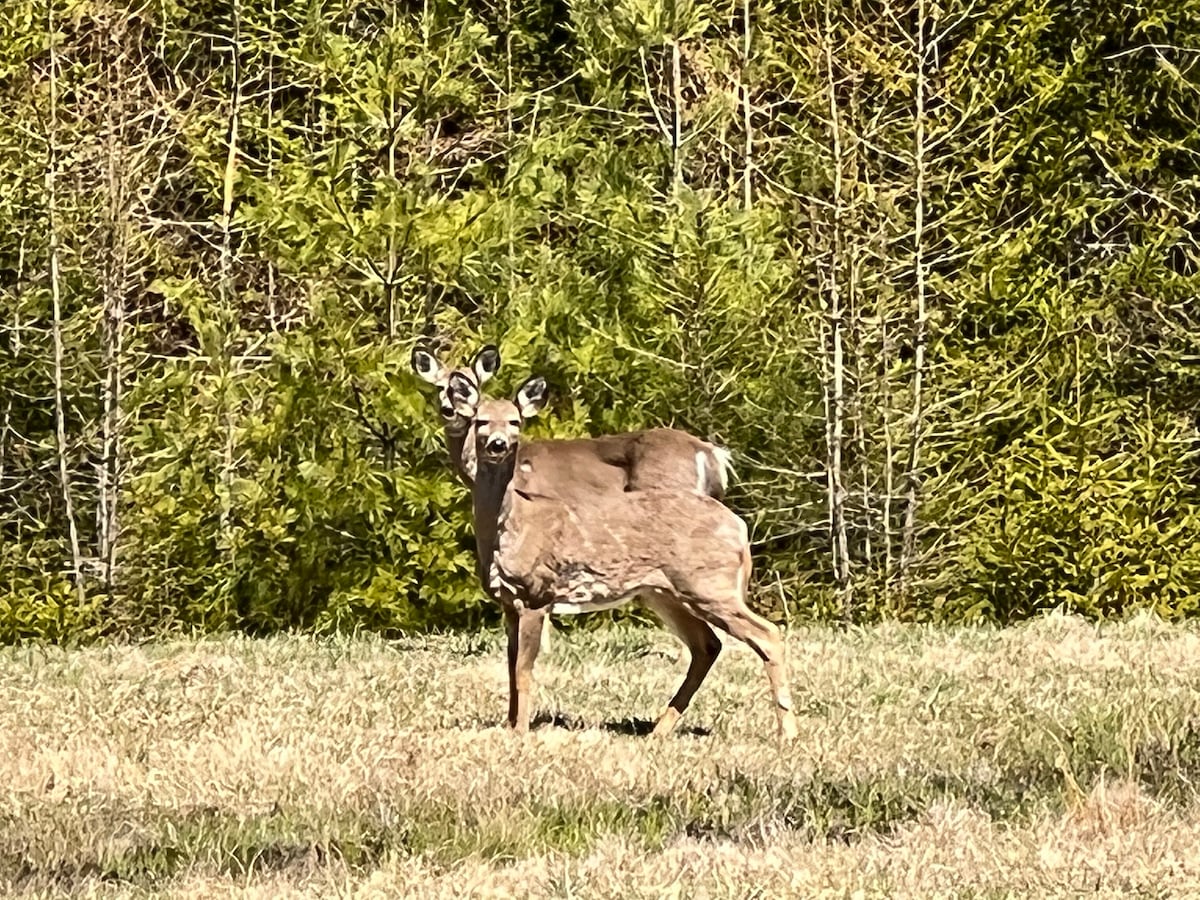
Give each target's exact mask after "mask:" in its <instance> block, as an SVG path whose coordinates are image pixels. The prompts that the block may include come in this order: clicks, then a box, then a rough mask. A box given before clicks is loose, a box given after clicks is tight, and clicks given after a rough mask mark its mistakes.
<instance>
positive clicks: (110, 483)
mask: <svg viewBox="0 0 1200 900" xmlns="http://www.w3.org/2000/svg"><path fill="white" fill-rule="evenodd" d="M123 22H124V19H123V18H122V17H120V16H117V15H114V16H113V18H112V19H110V25H109V27H110V28H111V29H113V31H112V33H111V34H110V40H109V46H110V48H111V49H112V51H113V52H114V54H115V56H114V58H113V59H112V61H111V65H110V68H109V72H108V78H107V79H106V84H107V87H106V94H107V96H106V98H105V99H106V103H105V120H106V122H105V142H106V144H107V146H106V148H105V151H106V152H105V156H106V163H107V173H106V175H107V182H108V201H109V203H108V209H107V212H106V218H107V222H106V223H105V225H106V229H105V230H106V231H107V235H108V247H107V253H106V258H105V260H104V274H103V282H102V285H103V292H104V322H103V328H102V344H103V348H102V352H103V366H104V384H103V390H102V393H103V413H102V417H101V420H100V440H101V458H100V472H99V479H98V480H99V498H98V500H99V503H98V505H97V523H96V524H97V529H96V533H97V535H98V548H97V549H98V551H99V556H100V565H101V570H102V578H103V581H104V592H105V594H106V595H107V596H108V597H109V598H110V599H111V598H112V594H113V587H114V582H115V579H114V568H115V559H116V545H117V537H118V533H119V527H120V517H119V509H118V504H119V501H120V493H121V480H120V473H121V434H120V428H121V418H120V417H121V386H122V383H123V372H122V368H121V367H122V362H123V359H122V356H123V345H124V331H125V284H126V279H127V274H128V257H129V240H128V238H129V235H128V207H127V192H126V178H127V175H128V172H127V166H126V164H125V156H124V137H123V135H122V133H121V129H122V128H123V124H122V116H123V109H122V102H121V100H122V92H123V91H124V90H125V77H124V71H123V65H122V62H123V60H124V55H125V48H124V41H123V38H124V28H123V27H122V24H121V23H123Z"/></svg>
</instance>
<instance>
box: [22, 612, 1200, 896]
mask: <svg viewBox="0 0 1200 900" xmlns="http://www.w3.org/2000/svg"><path fill="white" fill-rule="evenodd" d="M789 652H790V655H791V663H792V669H793V671H792V680H793V690H794V693H795V699H796V704H797V712H798V714H799V716H800V720H801V726H802V730H801V738H800V739H799V740H798V741H796V742H795V743H793V744H790V745H786V746H780V744H779V743H778V741H777V739H776V737H775V733H774V721H773V720H774V717H773V714H772V710H771V706H770V703H769V701H768V699H767V692H766V684H765V679H764V678H763V676H762V669H761V666H760V665H759V664H758V661H757V659H755V658H754V657H753V656H752V655H751V654H750V653H749V652H748V651H746V650H744V649H743V648H741V647H740V646H730V645H727V646H726V650H725V652H724V653H723V654H722V657H721V659H720V660H719V661H718V663H717V665H716V667H715V668H714V670H713V672H712V674H711V675H710V676H709V679H708V681H707V683H706V684H705V685H704V686H703V688H702V689H701V691H700V693H699V695H698V696H697V699H696V702H695V703H694V705H693V707H692V709H691V710H689V712H688V714H687V716H686V717H685V718H684V720H683V723H682V727H681V729H680V731H679V733H678V734H676V735H675V736H674V737H672V738H670V739H667V740H664V741H657V740H653V739H651V738H648V737H646V736H645V734H644V732H645V731H646V730H647V729H648V727H649V722H650V720H652V718H653V717H654V716H655V714H656V713H657V712H658V710H659V709H660V707H661V705H662V704H664V703H665V701H666V700H667V698H668V697H669V695H670V693H671V691H672V690H673V689H674V687H675V685H676V683H677V681H678V679H679V678H680V677H681V675H682V668H683V665H682V660H681V658H680V650H679V649H678V646H677V644H676V643H675V642H674V640H673V639H672V638H671V637H669V636H668V635H667V634H666V633H664V632H661V631H658V630H654V629H638V628H627V627H622V628H612V629H609V630H603V631H588V632H584V631H575V632H572V633H570V634H556V635H555V637H554V640H553V644H552V648H551V651H550V653H549V654H548V655H547V656H545V657H544V658H543V659H542V660H541V661H539V666H538V675H539V685H540V692H539V710H540V715H539V719H538V723H539V724H538V726H537V727H536V728H535V730H534V731H533V732H532V733H531V734H530V735H528V736H527V737H526V738H524V739H521V738H518V737H516V736H514V735H513V734H511V733H509V732H508V731H507V730H506V729H505V728H503V727H501V720H502V716H503V714H504V710H505V692H506V680H505V678H506V676H505V672H504V667H503V652H502V647H501V642H500V638H499V635H498V634H494V633H493V634H484V635H450V636H433V637H421V638H412V639H407V640H401V641H391V642H389V641H383V640H380V639H378V638H374V637H370V636H360V637H341V638H334V639H323V640H318V639H314V638H311V637H308V636H302V635H288V636H281V637H276V638H270V639H259V640H252V639H248V638H243V637H219V638H205V639H197V640H183V639H180V640H176V641H169V642H166V641H164V642H157V643H150V644H144V645H117V644H113V645H100V646H91V647H84V648H74V649H63V648H60V647H54V646H45V645H42V646H38V645H30V646H19V647H9V648H5V649H2V650H0V894H3V895H4V896H15V897H49V896H61V895H63V894H64V893H67V894H72V895H77V896H94V897H114V898H115V897H158V896H162V897H168V896H169V897H201V896H204V897H208V896H249V897H253V896H261V897H292V896H294V897H337V896H363V897H373V896H384V897H386V896H394V897H449V896H456V897H463V896H471V897H499V896H513V897H521V896H540V897H622V898H635V897H647V898H649V897H656V898H657V897H776V896H788V895H791V896H803V897H817V896H827V897H855V898H866V897H989V898H990V897H1006V896H1040V897H1052V896H1057V897H1071V896H1078V895H1080V894H1087V895H1089V896H1145V897H1170V896H1196V895H1197V894H1200V853H1197V852H1196V848H1197V847H1200V803H1198V799H1200V798H1198V789H1197V779H1198V778H1200V627H1197V626H1195V625H1183V626H1179V625H1173V624H1172V625H1168V624H1166V623H1163V622H1161V621H1159V620H1157V619H1155V618H1153V617H1137V618H1134V619H1132V620H1130V621H1127V622H1123V623H1112V624H1103V625H1094V624H1090V623H1087V622H1084V621H1083V620H1080V619H1076V618H1072V617H1068V616H1061V615H1051V616H1049V617H1045V618H1042V619H1039V620H1036V621H1032V622H1029V623H1027V624H1024V625H1020V626H1016V627H1010V628H1004V629H999V628H990V627H979V628H971V627H956V628H932V627H924V626H911V625H897V624H886V625H881V626H873V627H869V628H851V629H848V630H838V629H832V628H825V627H813V628H793V629H792V630H791V631H790V634H789Z"/></svg>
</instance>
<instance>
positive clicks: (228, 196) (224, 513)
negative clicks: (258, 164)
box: [220, 0, 242, 572]
mask: <svg viewBox="0 0 1200 900" xmlns="http://www.w3.org/2000/svg"><path fill="white" fill-rule="evenodd" d="M232 14H233V42H232V47H231V53H232V54H233V60H232V62H233V87H232V93H231V95H230V99H229V124H228V132H227V142H226V154H225V171H224V177H223V179H222V191H221V256H220V296H221V317H222V319H223V321H222V323H221V331H222V337H221V342H222V346H221V351H220V358H221V372H220V382H221V383H220V398H221V428H222V431H223V437H224V446H223V448H222V453H221V476H220V477H221V511H220V534H221V537H222V541H223V543H224V544H225V547H226V548H227V549H228V550H229V552H230V554H231V556H232V554H233V541H232V535H231V525H232V522H231V520H232V514H233V472H234V449H235V443H236V441H235V436H234V414H233V393H234V391H233V384H232V382H233V380H234V375H235V373H234V371H233V358H232V340H233V331H234V324H233V323H234V321H235V318H236V315H235V313H236V300H237V297H236V292H237V291H236V285H235V284H234V272H233V263H234V260H233V204H234V199H235V194H234V191H235V186H236V178H237V154H238V126H239V118H240V114H241V99H242V67H241V55H242V47H241V44H242V33H241V32H242V9H241V0H232ZM230 563H231V566H230V572H232V571H233V567H232V563H233V560H232V558H231V559H230Z"/></svg>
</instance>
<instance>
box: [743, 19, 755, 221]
mask: <svg viewBox="0 0 1200 900" xmlns="http://www.w3.org/2000/svg"><path fill="white" fill-rule="evenodd" d="M750 34H751V25H750V0H742V128H743V130H744V131H745V132H746V147H745V153H744V156H745V158H744V160H743V162H742V208H743V209H745V210H746V212H749V211H750V209H751V207H752V205H753V203H754V174H753V173H754V124H753V122H752V121H751V118H750V113H751V108H750V75H749V68H750Z"/></svg>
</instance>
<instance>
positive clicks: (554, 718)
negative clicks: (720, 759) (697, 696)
mask: <svg viewBox="0 0 1200 900" xmlns="http://www.w3.org/2000/svg"><path fill="white" fill-rule="evenodd" d="M481 726H482V727H483V728H487V729H492V728H506V727H507V726H508V720H507V719H489V720H487V721H484V722H479V721H472V722H456V723H455V726H454V727H457V728H463V729H471V730H473V729H476V728H479V727H481ZM597 727H598V728H600V730H602V731H607V732H608V733H609V734H619V735H622V736H624V737H648V736H649V735H650V734H651V733H653V731H654V720H653V719H639V718H628V719H612V720H609V721H607V722H601V723H600V724H599V725H598V726H597V725H594V724H592V723H589V722H587V721H586V720H584V719H581V718H580V717H579V716H571V715H567V714H566V713H564V712H539V713H538V714H537V715H535V716H534V717H533V719H532V720H531V721H530V723H529V728H530V730H531V731H533V730H541V729H543V728H561V729H563V730H564V731H587V730H588V729H589V728H597ZM675 734H677V735H687V736H688V737H711V735H712V729H711V728H705V727H704V726H703V725H679V726H677V727H676V729H675Z"/></svg>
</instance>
